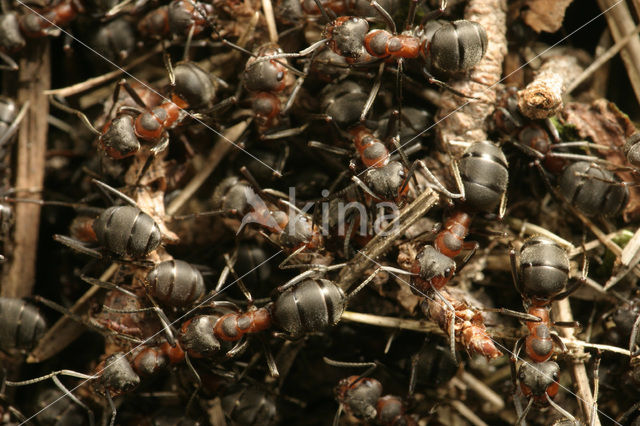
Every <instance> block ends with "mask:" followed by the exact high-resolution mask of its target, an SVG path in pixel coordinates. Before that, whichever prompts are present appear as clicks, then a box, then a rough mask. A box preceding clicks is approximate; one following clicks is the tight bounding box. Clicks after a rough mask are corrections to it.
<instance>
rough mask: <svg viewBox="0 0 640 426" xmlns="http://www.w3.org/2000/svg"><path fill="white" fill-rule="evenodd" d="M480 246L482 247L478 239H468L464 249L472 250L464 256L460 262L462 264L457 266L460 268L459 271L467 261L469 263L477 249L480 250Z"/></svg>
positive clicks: (463, 245)
mask: <svg viewBox="0 0 640 426" xmlns="http://www.w3.org/2000/svg"><path fill="white" fill-rule="evenodd" d="M478 247H480V244H479V243H478V242H477V241H467V242H465V243H463V244H462V248H463V249H465V250H471V251H470V252H469V253H468V254H467V255H466V256H465V257H464V259H462V263H460V266H458V267H457V268H456V269H457V270H458V273H459V272H460V271H461V270H462V268H464V267H465V266H467V263H469V261H470V260H471V259H472V258H473V256H474V255H475V254H476V251H478Z"/></svg>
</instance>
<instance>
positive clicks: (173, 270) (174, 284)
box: [146, 259, 205, 308]
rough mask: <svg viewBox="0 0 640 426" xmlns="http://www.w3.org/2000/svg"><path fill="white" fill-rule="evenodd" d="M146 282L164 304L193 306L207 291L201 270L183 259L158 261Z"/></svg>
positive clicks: (183, 306)
mask: <svg viewBox="0 0 640 426" xmlns="http://www.w3.org/2000/svg"><path fill="white" fill-rule="evenodd" d="M146 283H147V285H148V287H149V289H150V290H151V293H152V295H153V296H154V297H155V298H156V299H157V300H158V301H159V302H160V303H161V304H162V305H164V306H171V307H180V308H186V307H190V306H192V305H193V304H194V303H195V302H196V301H197V300H199V299H200V298H201V297H202V296H203V295H204V292H205V286H204V279H203V278H202V274H201V273H200V271H199V270H198V269H197V268H196V267H194V266H193V265H191V264H190V263H188V262H185V261H183V260H176V259H172V260H167V261H164V262H160V263H157V264H156V265H155V266H154V267H153V269H152V270H151V271H149V273H148V274H147V277H146Z"/></svg>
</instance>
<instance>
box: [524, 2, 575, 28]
mask: <svg viewBox="0 0 640 426" xmlns="http://www.w3.org/2000/svg"><path fill="white" fill-rule="evenodd" d="M572 2H573V0H528V1H527V2H526V5H527V6H528V7H529V10H527V11H525V12H524V13H523V14H522V18H523V19H524V22H525V23H526V24H527V25H529V26H530V27H531V28H533V30H534V31H536V32H538V33H539V32H540V31H546V32H548V33H555V32H556V31H558V30H559V29H560V27H561V26H562V21H563V20H564V12H565V11H566V10H567V7H569V5H570V4H571V3H572Z"/></svg>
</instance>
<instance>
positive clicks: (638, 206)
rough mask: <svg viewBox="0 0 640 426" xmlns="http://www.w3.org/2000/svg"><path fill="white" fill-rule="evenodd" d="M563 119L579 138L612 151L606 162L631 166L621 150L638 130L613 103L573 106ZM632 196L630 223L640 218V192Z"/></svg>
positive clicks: (626, 175) (623, 175) (627, 176)
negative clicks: (574, 129) (609, 148)
mask: <svg viewBox="0 0 640 426" xmlns="http://www.w3.org/2000/svg"><path fill="white" fill-rule="evenodd" d="M562 118H563V122H564V123H565V124H570V125H572V126H575V128H576V131H577V132H578V135H579V136H580V138H583V139H589V140H591V141H593V142H595V143H598V144H601V145H608V146H610V147H612V148H613V149H611V150H608V151H605V152H603V153H602V155H604V156H605V158H606V159H607V161H610V162H611V163H613V164H615V165H619V166H622V167H626V166H628V164H627V159H626V158H625V155H624V152H623V151H622V147H623V146H624V144H625V141H626V139H627V137H629V136H631V134H633V133H634V132H635V131H636V128H635V126H634V125H633V123H632V122H631V120H629V117H628V116H627V115H626V114H625V113H623V112H622V111H620V110H619V109H618V107H617V106H616V105H615V104H614V103H613V102H609V101H608V100H606V99H598V100H596V101H594V102H592V103H591V104H586V103H581V102H572V103H570V104H567V105H566V106H565V108H564V109H563V111H562ZM617 175H618V177H619V178H620V179H621V180H622V181H624V182H633V181H634V176H633V174H632V173H630V172H624V171H622V172H617ZM629 192H630V197H629V203H628V204H627V207H626V208H625V210H624V212H623V217H624V220H625V221H627V222H629V221H632V220H637V219H639V218H640V188H638V187H630V188H629Z"/></svg>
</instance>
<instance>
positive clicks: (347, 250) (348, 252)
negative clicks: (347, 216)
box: [342, 218, 356, 260]
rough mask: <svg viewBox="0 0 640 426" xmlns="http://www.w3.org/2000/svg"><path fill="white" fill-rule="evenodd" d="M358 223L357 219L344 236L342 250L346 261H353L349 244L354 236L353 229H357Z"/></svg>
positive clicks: (352, 221) (350, 223) (351, 223)
mask: <svg viewBox="0 0 640 426" xmlns="http://www.w3.org/2000/svg"><path fill="white" fill-rule="evenodd" d="M355 225H356V221H355V218H354V219H353V220H351V221H350V222H349V227H348V228H347V233H346V234H345V236H344V242H343V244H342V250H343V252H344V257H345V259H347V260H349V259H351V250H350V248H351V247H350V246H349V243H350V242H351V235H352V234H353V228H355Z"/></svg>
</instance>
